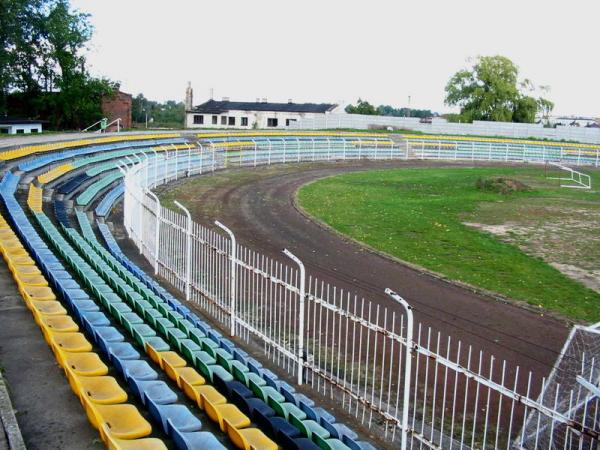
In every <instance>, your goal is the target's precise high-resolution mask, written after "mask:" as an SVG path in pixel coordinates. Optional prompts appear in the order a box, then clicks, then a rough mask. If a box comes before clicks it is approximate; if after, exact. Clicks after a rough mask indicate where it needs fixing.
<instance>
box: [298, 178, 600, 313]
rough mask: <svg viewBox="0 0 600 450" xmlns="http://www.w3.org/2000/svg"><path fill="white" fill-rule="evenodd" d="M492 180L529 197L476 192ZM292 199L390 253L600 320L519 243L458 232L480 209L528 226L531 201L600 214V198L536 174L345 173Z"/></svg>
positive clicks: (591, 300) (574, 289)
mask: <svg viewBox="0 0 600 450" xmlns="http://www.w3.org/2000/svg"><path fill="white" fill-rule="evenodd" d="M588 173H589V172H588ZM591 175H592V186H599V185H600V172H592V173H591ZM498 178H504V179H506V178H509V179H511V180H518V181H519V182H520V183H523V184H524V185H527V186H529V187H531V189H526V190H515V191H513V192H511V193H510V194H509V195H506V194H502V193H499V192H494V191H493V190H491V191H490V190H485V189H484V190H481V189H478V188H477V181H478V180H479V179H482V180H486V179H498ZM298 196H299V201H300V204H301V206H302V207H303V208H304V209H305V210H306V211H307V212H309V213H310V214H312V215H314V216H315V217H317V218H319V219H320V220H322V221H324V222H325V223H327V224H329V225H330V226H332V227H333V228H335V229H336V230H338V231H340V232H342V233H344V234H346V235H348V236H350V237H352V238H354V239H357V240H359V241H362V242H365V243H366V244H368V245H370V246H372V247H374V248H376V249H378V250H381V251H383V252H386V253H388V254H390V255H393V256H395V257H398V258H400V259H403V260H405V261H408V262H411V263H414V264H418V265H420V266H423V267H425V268H427V269H429V270H433V271H435V272H438V273H442V274H444V275H446V276H447V277H449V278H451V279H454V280H459V281H463V282H466V283H469V284H472V285H474V286H479V287H482V288H484V289H488V290H491V291H494V292H498V293H500V294H502V295H505V296H507V297H510V298H513V299H517V300H522V301H525V302H527V303H529V304H532V305H536V306H540V307H542V308H546V309H548V310H552V311H556V312H559V313H561V314H563V315H565V316H568V317H571V318H573V319H578V320H584V321H589V322H594V321H598V320H600V294H598V293H597V292H595V291H593V290H591V289H588V288H586V287H584V286H583V285H582V284H580V283H578V282H576V281H575V280H573V279H571V278H569V277H567V276H566V275H564V274H562V273H561V272H559V271H558V270H556V269H555V268H553V267H551V266H550V265H548V264H547V263H546V262H544V261H543V260H542V259H541V258H538V257H534V256H530V255H528V254H526V253H525V252H524V251H522V250H521V249H519V247H517V246H516V245H512V244H510V243H506V242H503V241H502V240H500V239H499V238H497V237H495V236H494V235H492V234H490V233H487V232H483V231H479V230H476V229H474V228H472V227H469V226H467V225H465V224H463V222H465V221H467V219H468V221H472V220H473V218H474V217H475V218H476V217H477V214H478V212H479V211H481V210H482V206H484V208H483V210H486V211H487V214H488V215H490V213H489V211H490V210H493V209H494V205H498V206H500V207H501V208H500V209H501V210H502V209H503V210H505V211H507V210H508V211H509V212H507V215H511V214H513V215H514V214H520V215H522V216H523V217H525V218H527V215H528V211H529V210H528V208H527V204H528V203H529V202H532V203H535V204H538V205H539V204H551V205H553V206H556V205H573V204H574V203H577V202H583V203H585V204H586V205H588V207H592V208H596V207H600V192H598V191H597V190H595V191H592V192H590V191H583V190H576V189H564V188H562V189H561V188H560V187H559V186H558V185H557V183H556V182H555V181H554V180H546V179H544V174H543V168H541V167H533V168H510V167H504V168H441V169H437V168H433V169H432V168H424V169H421V168H418V169H393V170H378V171H369V172H359V173H350V174H344V175H340V176H336V177H331V178H326V179H322V180H319V181H317V182H314V183H311V184H309V185H306V186H304V187H302V188H301V190H300V192H299V194H298ZM511 205H514V208H511ZM524 205H525V207H524ZM590 205H591V206H590ZM519 211H520V212H519ZM538 219H539V218H538ZM541 220H543V218H542V219H541ZM582 232H583V231H582ZM591 240H593V239H591ZM566 244H567V245H568V242H567V243H566ZM558 251H560V249H559V250H558ZM588 251H590V250H588ZM399 288H401V287H399Z"/></svg>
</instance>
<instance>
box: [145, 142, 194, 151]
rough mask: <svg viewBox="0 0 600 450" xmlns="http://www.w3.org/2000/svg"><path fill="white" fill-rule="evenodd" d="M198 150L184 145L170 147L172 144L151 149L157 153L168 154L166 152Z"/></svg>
mask: <svg viewBox="0 0 600 450" xmlns="http://www.w3.org/2000/svg"><path fill="white" fill-rule="evenodd" d="M195 148H198V147H196V146H194V145H186V144H177V145H172V144H165V145H158V146H156V147H151V149H152V150H154V151H157V152H168V151H172V150H189V149H192V150H193V149H195Z"/></svg>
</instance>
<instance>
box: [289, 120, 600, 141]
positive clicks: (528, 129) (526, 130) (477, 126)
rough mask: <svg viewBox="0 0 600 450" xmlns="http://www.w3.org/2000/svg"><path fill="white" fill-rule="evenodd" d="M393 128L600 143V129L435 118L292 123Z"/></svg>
mask: <svg viewBox="0 0 600 450" xmlns="http://www.w3.org/2000/svg"><path fill="white" fill-rule="evenodd" d="M380 127H392V128H396V129H404V130H414V131H420V132H423V133H432V134H450V135H453V134H454V135H471V136H502V137H512V138H523V139H527V138H538V139H552V140H557V141H560V140H566V141H577V142H586V143H590V144H600V129H598V128H579V127H557V128H544V127H543V126H542V125H541V124H529V123H511V122H487V121H474V122H473V123H453V122H447V121H445V120H438V119H433V121H432V123H420V121H419V119H418V118H414V117H412V118H411V117H392V116H369V115H361V114H343V113H342V114H325V115H324V116H320V117H315V118H310V119H308V118H305V119H300V120H298V121H297V122H293V123H291V124H290V126H289V127H288V129H292V130H323V129H335V128H352V129H359V130H368V129H372V128H380Z"/></svg>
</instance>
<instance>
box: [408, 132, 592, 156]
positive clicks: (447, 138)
mask: <svg viewBox="0 0 600 450" xmlns="http://www.w3.org/2000/svg"><path fill="white" fill-rule="evenodd" d="M402 137H403V138H404V139H407V140H437V141H466V142H493V143H500V144H524V145H541V146H546V147H563V148H565V147H571V148H592V149H600V145H594V144H577V143H572V142H557V141H530V140H527V139H502V138H486V137H481V138H477V137H468V136H441V135H439V136H438V135H429V134H423V135H420V134H403V135H402ZM594 154H595V153H594Z"/></svg>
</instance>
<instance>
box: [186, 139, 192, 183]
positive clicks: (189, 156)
mask: <svg viewBox="0 0 600 450" xmlns="http://www.w3.org/2000/svg"><path fill="white" fill-rule="evenodd" d="M185 145H186V146H187V148H188V168H187V176H188V177H189V176H190V174H191V172H192V147H191V145H190V144H185Z"/></svg>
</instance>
